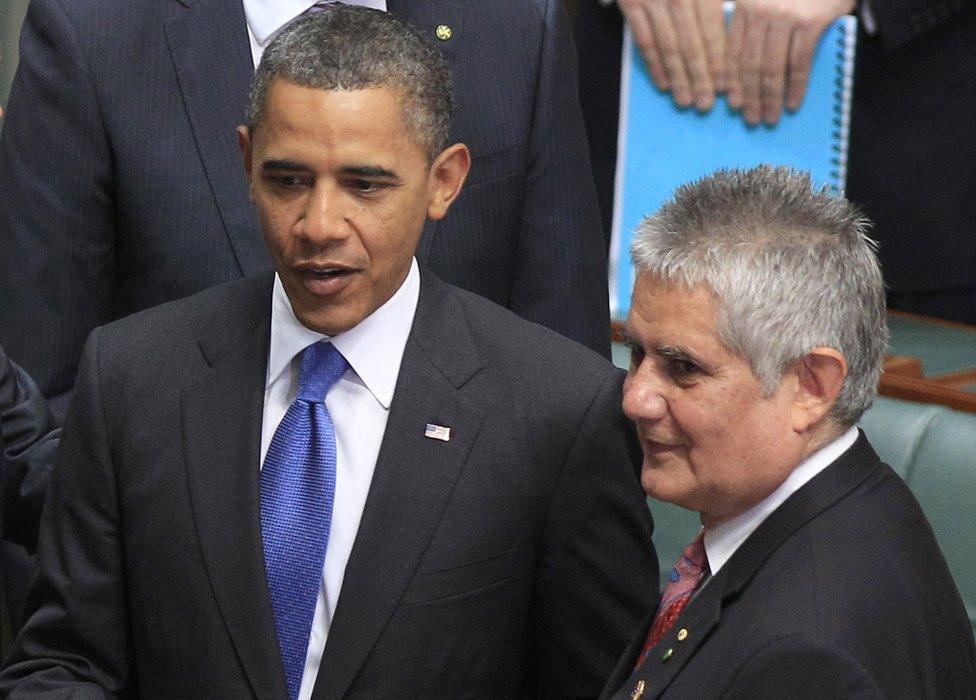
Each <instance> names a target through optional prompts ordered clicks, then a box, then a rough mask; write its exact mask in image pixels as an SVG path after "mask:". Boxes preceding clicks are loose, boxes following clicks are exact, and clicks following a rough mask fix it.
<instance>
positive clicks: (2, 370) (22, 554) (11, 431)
mask: <svg viewBox="0 0 976 700" xmlns="http://www.w3.org/2000/svg"><path fill="white" fill-rule="evenodd" d="M60 434H61V428H60V427H58V424H57V421H55V419H54V416H52V415H51V411H50V410H48V406H47V402H46V401H45V400H44V397H43V396H42V395H41V390H40V389H39V388H38V386H37V384H35V383H34V381H33V380H32V379H31V378H30V376H29V375H28V374H27V373H26V372H25V371H24V370H23V369H21V368H20V367H18V366H17V365H16V364H14V363H12V362H10V361H9V360H8V359H7V355H6V353H5V352H4V350H3V347H0V476H2V480H0V486H2V489H3V491H2V493H0V496H2V497H0V535H2V541H0V557H2V560H0V586H2V587H3V593H4V596H3V598H4V603H5V606H4V607H5V608H6V611H5V614H6V615H9V619H10V622H11V627H12V628H13V629H14V630H16V629H17V628H18V627H19V626H20V612H21V609H22V607H23V602H24V601H23V597H24V588H25V586H24V584H25V579H26V576H25V574H24V572H23V570H24V569H25V568H26V567H25V566H24V565H23V564H24V560H28V559H29V557H28V556H27V552H26V551H25V548H26V550H29V551H33V550H34V547H35V546H36V544H37V528H38V521H39V520H40V515H41V508H42V507H43V505H44V494H45V492H46V490H47V484H48V481H49V480H50V477H51V468H52V466H53V464H54V454H55V452H56V451H57V447H58V438H59V437H60ZM12 564H20V565H21V566H20V568H19V569H18V568H17V567H16V566H11V565H12ZM4 636H6V635H4ZM5 652H6V649H4V648H3V641H2V640H0V658H3V656H5Z"/></svg>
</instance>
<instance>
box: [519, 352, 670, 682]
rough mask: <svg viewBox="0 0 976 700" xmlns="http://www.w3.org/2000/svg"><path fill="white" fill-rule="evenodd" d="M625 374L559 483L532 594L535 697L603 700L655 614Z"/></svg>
mask: <svg viewBox="0 0 976 700" xmlns="http://www.w3.org/2000/svg"><path fill="white" fill-rule="evenodd" d="M622 381H623V374H622V373H621V372H619V370H612V371H611V372H610V373H609V375H608V377H607V379H606V380H605V381H604V382H603V385H602V386H601V388H600V390H599V392H598V393H597V394H596V396H595V397H594V398H593V400H592V403H591V404H590V406H589V408H588V409H587V411H586V415H585V417H584V418H583V421H582V423H581V424H580V425H579V429H578V430H577V432H576V435H577V437H576V439H575V441H574V444H573V445H572V447H571V448H570V451H569V453H568V455H567V458H566V462H565V464H564V465H563V471H562V474H561V476H560V480H559V485H558V487H557V492H556V493H555V495H554V497H553V500H552V505H551V507H550V512H549V516H548V519H547V522H546V528H545V533H544V536H543V544H542V551H541V553H540V564H539V567H540V569H539V572H538V575H537V584H536V605H535V610H536V613H535V620H534V621H533V622H534V625H533V629H534V630H535V631H536V635H537V636H536V638H535V640H534V641H535V648H536V655H537V659H536V661H537V667H538V669H539V672H538V673H539V677H538V696H539V697H558V698H571V697H591V698H593V697H597V696H598V695H599V694H600V690H601V689H602V688H603V686H604V684H605V683H606V681H607V679H608V678H609V676H610V673H611V671H612V670H613V668H614V666H615V664H616V663H617V659H618V657H619V656H620V655H621V654H622V653H623V651H624V649H625V648H626V646H627V644H628V643H629V642H630V641H631V638H632V637H633V636H634V635H635V634H636V633H637V632H638V629H639V627H640V626H641V624H642V622H643V621H644V618H645V617H646V616H647V613H648V611H649V610H650V609H651V608H652V607H655V606H656V605H657V600H658V565H657V556H656V554H655V551H654V546H653V544H652V543H651V532H652V529H653V528H652V524H651V516H650V512H649V510H648V508H647V503H646V499H645V496H644V493H643V491H642V490H641V488H640V483H639V481H638V477H637V471H636V465H638V464H640V456H639V454H640V447H639V446H638V445H637V442H636V438H635V437H634V431H633V427H632V426H631V425H630V423H629V422H628V421H627V420H626V418H625V417H624V415H623V413H622V412H621V410H620V399H621V386H622Z"/></svg>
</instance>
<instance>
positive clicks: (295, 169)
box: [261, 160, 308, 173]
mask: <svg viewBox="0 0 976 700" xmlns="http://www.w3.org/2000/svg"><path fill="white" fill-rule="evenodd" d="M261 170H279V171H284V172H291V173H304V172H306V171H308V166H306V165H302V164H301V163H296V162H295V161H292V160H266V161H264V162H263V163H261Z"/></svg>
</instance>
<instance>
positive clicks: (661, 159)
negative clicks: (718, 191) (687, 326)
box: [610, 7, 857, 319]
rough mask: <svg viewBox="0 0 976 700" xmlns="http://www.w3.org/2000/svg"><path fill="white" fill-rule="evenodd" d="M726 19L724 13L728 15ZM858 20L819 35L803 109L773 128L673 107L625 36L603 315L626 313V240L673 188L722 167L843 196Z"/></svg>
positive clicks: (717, 112)
mask: <svg viewBox="0 0 976 700" xmlns="http://www.w3.org/2000/svg"><path fill="white" fill-rule="evenodd" d="M727 12H731V8H730V7H729V8H727ZM856 36H857V20H856V19H855V18H854V17H850V16H845V17H841V18H840V19H838V20H837V21H835V22H834V24H833V25H832V26H831V27H830V28H829V29H828V30H827V31H826V32H824V34H823V35H822V36H821V38H820V43H819V44H818V46H817V51H816V54H815V55H814V59H813V65H812V67H811V70H810V83H809V85H808V87H807V93H806V97H805V98H804V100H803V105H802V106H801V107H800V109H799V110H797V111H796V112H794V113H789V112H785V113H784V114H783V115H782V117H781V118H780V121H779V123H778V124H777V125H776V126H773V127H766V126H757V127H749V126H746V124H745V122H744V121H743V120H742V117H741V116H740V115H739V114H738V113H736V112H733V111H732V110H731V109H730V108H729V106H728V103H727V102H726V101H725V97H724V96H719V97H718V99H717V100H716V102H715V106H714V107H713V108H712V110H711V111H710V112H709V113H707V114H699V113H698V112H696V111H695V110H694V109H679V108H677V107H675V105H674V102H673V101H672V100H671V95H670V94H669V93H663V92H660V91H659V90H658V89H657V88H655V87H654V84H653V82H652V81H651V78H650V76H649V74H648V73H647V69H646V67H645V65H644V61H643V59H642V58H641V55H640V51H639V50H638V48H637V46H636V45H635V44H634V41H633V37H632V36H631V35H630V33H629V32H626V33H625V36H624V53H623V61H622V64H623V65H622V68H621V81H620V83H621V89H620V126H619V132H618V137H617V139H618V144H617V175H616V186H615V192H614V220H613V233H612V239H611V245H610V313H611V317H612V318H615V319H623V318H626V316H627V311H628V309H629V306H630V291H631V288H632V286H633V281H634V275H633V269H632V267H631V263H630V239H631V234H632V232H633V231H634V229H635V228H636V227H637V224H639V223H640V221H641V219H643V218H644V216H646V215H647V214H651V213H653V212H654V211H655V210H657V208H658V207H660V206H661V204H663V203H664V202H665V201H666V200H667V199H669V198H670V197H671V194H672V192H673V191H674V189H675V188H676V187H678V186H679V185H682V184H684V183H686V182H690V181H692V180H696V179H698V178H700V177H702V176H704V175H707V174H709V173H711V172H713V171H714V170H717V169H718V168H721V167H752V166H754V165H758V164H760V163H772V164H776V165H789V166H792V167H795V168H798V169H801V170H808V171H810V175H811V178H812V180H813V182H814V183H815V184H817V185H827V186H829V187H830V188H831V189H833V190H834V191H836V192H837V193H839V194H843V191H844V177H845V171H846V163H847V138H848V133H849V124H850V102H851V89H852V83H853V72H854V46H855V38H856Z"/></svg>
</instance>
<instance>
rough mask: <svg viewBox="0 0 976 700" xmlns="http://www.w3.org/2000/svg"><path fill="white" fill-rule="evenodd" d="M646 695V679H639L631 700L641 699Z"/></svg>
mask: <svg viewBox="0 0 976 700" xmlns="http://www.w3.org/2000/svg"><path fill="white" fill-rule="evenodd" d="M642 697H644V681H637V685H635V686H634V692H633V693H631V694H630V700H641V698H642Z"/></svg>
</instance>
